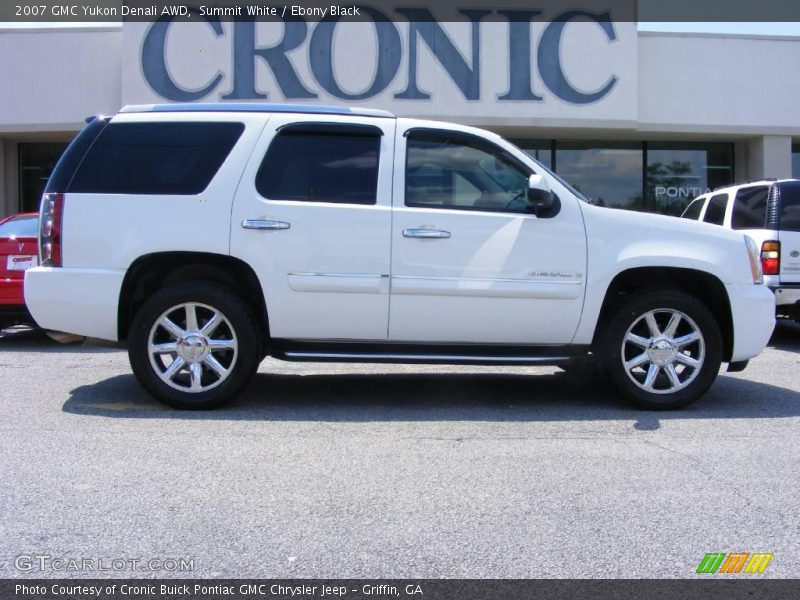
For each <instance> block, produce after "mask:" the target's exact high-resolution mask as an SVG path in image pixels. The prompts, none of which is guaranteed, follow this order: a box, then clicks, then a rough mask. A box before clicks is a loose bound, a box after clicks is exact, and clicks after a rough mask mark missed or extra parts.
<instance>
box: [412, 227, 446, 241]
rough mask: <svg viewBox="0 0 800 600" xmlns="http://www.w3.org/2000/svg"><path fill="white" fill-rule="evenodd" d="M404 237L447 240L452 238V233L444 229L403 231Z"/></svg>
mask: <svg viewBox="0 0 800 600" xmlns="http://www.w3.org/2000/svg"><path fill="white" fill-rule="evenodd" d="M403 237H407V238H419V239H423V240H446V239H447V238H449V237H450V232H449V231H443V230H442V229H403Z"/></svg>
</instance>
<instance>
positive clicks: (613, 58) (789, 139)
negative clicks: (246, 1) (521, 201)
mask: <svg viewBox="0 0 800 600" xmlns="http://www.w3.org/2000/svg"><path fill="white" fill-rule="evenodd" d="M398 10H399V9H398ZM414 10H417V11H419V10H420V9H408V10H407V12H409V14H408V15H406V16H407V17H408V18H409V19H410V21H406V22H391V21H383V20H376V21H375V22H358V23H355V22H336V21H327V22H325V21H323V22H304V21H299V20H298V21H294V22H291V23H286V24H281V23H268V22H264V23H256V22H252V21H250V22H220V21H215V20H204V19H201V18H196V19H192V20H189V21H177V20H176V21H170V20H162V21H157V22H155V23H145V22H126V23H124V24H123V25H121V26H118V27H91V28H64V29H58V28H47V29H5V30H3V29H0V55H2V56H3V57H7V58H6V60H3V61H2V63H1V64H0V81H3V82H4V86H3V87H4V93H3V94H0V214H2V215H7V214H12V213H15V212H22V211H34V210H37V208H38V203H39V198H40V196H41V192H42V189H43V186H44V183H45V182H46V180H47V177H48V176H49V174H50V171H51V170H52V168H53V165H54V164H55V162H56V161H57V160H58V157H59V156H60V153H61V152H62V151H63V149H64V147H65V145H66V144H67V143H68V141H69V140H70V139H71V138H72V136H74V134H75V133H76V132H77V131H78V130H79V129H80V127H81V126H82V125H83V122H84V119H85V118H86V117H87V116H89V115H93V114H98V113H102V114H113V113H115V112H116V111H117V110H119V108H120V107H121V106H123V105H125V104H141V103H153V102H171V101H183V102H187V101H188V102H193V101H197V102H200V101H235V102H258V101H269V102H283V101H285V102H292V103H320V104H345V105H357V106H366V107H373V108H381V109H385V110H389V111H392V112H394V113H396V114H397V115H400V116H414V117H422V118H431V119H437V120H447V121H455V122H459V123H465V124H470V125H477V126H480V127H485V128H488V129H491V130H494V131H496V132H498V133H500V134H502V135H504V136H505V137H508V138H510V139H511V140H513V141H514V142H515V143H517V144H518V145H519V146H520V147H522V148H524V149H525V150H526V151H528V152H530V153H531V154H532V155H533V156H535V157H536V158H537V159H538V160H540V161H541V162H542V163H544V164H545V165H547V166H549V167H551V168H553V169H554V170H555V171H556V172H558V173H559V174H560V175H562V176H563V177H564V178H565V179H567V180H568V181H570V182H571V183H572V184H573V185H575V186H576V187H577V188H579V189H580V190H581V191H583V192H584V193H585V194H586V195H588V196H590V197H592V198H593V199H594V200H595V201H596V202H598V203H602V204H605V205H607V206H616V207H622V208H628V209H634V210H648V211H658V212H663V213H667V214H679V213H680V212H681V211H682V209H683V208H684V207H685V206H686V205H687V204H688V202H689V201H690V200H691V199H692V198H693V197H695V196H697V195H699V194H701V193H704V192H706V191H707V190H710V189H713V188H716V187H719V186H722V185H726V184H729V183H733V182H739V181H747V180H755V179H760V178H763V177H776V178H782V177H790V176H794V177H800V111H798V110H797V108H796V106H797V100H796V99H797V98H798V97H800V79H798V78H797V77H793V76H792V74H793V73H794V72H795V71H796V65H798V64H800V38H779V37H756V36H732V35H711V34H668V33H646V32H639V31H637V27H636V24H635V23H631V22H615V21H613V19H610V20H609V19H607V18H606V17H605V16H604V15H601V14H594V13H589V12H584V11H571V12H568V13H563V14H560V15H555V16H556V17H557V18H555V19H548V20H539V18H540V17H537V15H535V14H531V15H530V16H529V18H527V19H525V18H523V19H520V18H519V15H518V14H517V15H515V17H516V18H513V19H512V18H510V17H509V16H508V15H506V14H504V13H503V11H492V10H487V11H474V12H473V13H472V14H471V16H470V18H469V19H466V20H464V21H463V22H458V23H455V22H448V23H438V22H436V21H433V20H431V19H427V18H426V17H427V16H429V15H425V14H422V13H420V14H416V13H414ZM506 12H508V11H506ZM415 17H418V18H419V20H418V21H415V20H414V18H415Z"/></svg>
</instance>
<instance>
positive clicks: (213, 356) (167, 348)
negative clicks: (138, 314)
mask: <svg viewBox="0 0 800 600" xmlns="http://www.w3.org/2000/svg"><path fill="white" fill-rule="evenodd" d="M237 351H238V343H237V340H236V333H235V332H234V330H233V327H232V326H231V323H230V321H228V319H227V318H226V317H225V315H224V314H222V312H220V311H219V310H217V309H215V308H213V307H212V306H208V305H207V304H199V303H197V302H186V303H184V304H178V305H176V306H173V307H172V308H170V309H168V310H166V311H164V312H163V313H162V314H161V316H160V317H159V318H158V319H156V322H155V323H154V324H153V327H152V328H151V329H150V335H149V337H148V340H147V352H148V355H149V356H150V364H151V366H152V367H153V369H154V371H155V372H156V374H157V375H158V377H159V378H160V379H161V381H163V382H164V383H166V384H167V385H168V386H170V387H172V388H175V389H177V390H180V391H182V392H190V393H198V392H205V391H208V390H210V389H212V388H215V387H217V386H218V385H219V384H221V383H222V382H223V381H225V380H226V379H227V378H228V376H229V375H230V374H231V372H232V371H233V367H234V366H235V365H236V358H237Z"/></svg>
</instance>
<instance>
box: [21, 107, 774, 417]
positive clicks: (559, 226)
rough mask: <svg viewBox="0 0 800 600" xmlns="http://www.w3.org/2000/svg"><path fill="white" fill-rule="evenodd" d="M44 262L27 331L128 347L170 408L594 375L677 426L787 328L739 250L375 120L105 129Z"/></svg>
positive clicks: (736, 236)
mask: <svg viewBox="0 0 800 600" xmlns="http://www.w3.org/2000/svg"><path fill="white" fill-rule="evenodd" d="M39 245H40V250H39V251H40V254H41V256H40V259H41V263H40V264H41V265H42V266H40V267H37V268H33V269H30V270H28V271H27V273H26V278H25V296H26V302H27V304H28V306H29V308H30V310H31V312H32V314H33V316H34V318H35V319H36V321H37V322H38V323H39V324H40V325H41V326H42V327H46V328H49V329H55V330H60V331H67V332H71V333H75V334H79V335H84V336H91V337H95V338H102V339H106V340H113V341H124V342H126V343H127V346H128V351H129V356H130V362H131V367H132V368H133V372H134V373H135V374H136V377H137V378H138V380H139V381H140V382H141V384H142V385H143V386H144V387H145V388H146V389H147V390H148V391H149V392H150V393H151V394H153V395H154V396H155V397H156V398H158V399H160V400H162V401H163V402H165V403H167V404H169V405H171V406H174V407H178V408H210V407H213V406H217V405H219V404H220V403H221V402H223V401H224V400H227V399H229V398H231V397H233V396H234V395H236V394H237V393H238V392H239V391H240V390H241V389H242V388H243V387H244V386H245V384H246V383H247V381H248V380H249V379H250V377H251V376H252V375H253V373H254V372H255V371H256V368H257V366H258V364H259V362H260V361H261V360H262V359H263V358H264V357H266V356H273V357H275V358H280V359H284V360H313V361H354V362H375V361H383V362H397V363H428V362H431V363H433V362H438V363H462V364H463V363H469V364H517V365H521V364H555V365H564V366H566V367H567V368H568V367H569V365H570V364H575V363H576V362H585V361H586V360H587V359H588V360H591V361H597V362H598V363H599V364H600V366H601V367H602V369H603V371H604V372H605V374H606V376H607V377H608V378H609V379H610V381H611V382H612V383H613V385H614V386H615V387H616V389H617V390H619V392H620V393H621V394H622V395H623V396H625V397H627V398H628V399H630V400H632V401H634V402H635V403H637V404H638V405H639V406H641V407H644V408H656V409H659V408H661V409H666V408H676V407H679V406H683V405H686V404H688V403H690V402H692V401H694V400H695V399H697V398H698V397H699V396H701V395H702V394H703V393H704V392H705V391H706V390H707V389H708V387H709V386H710V385H711V384H712V382H713V381H714V379H715V378H716V376H717V374H718V372H719V368H720V364H721V362H722V361H726V362H729V363H731V365H730V367H729V368H730V369H733V370H736V369H742V368H744V366H745V364H746V361H747V360H748V359H750V358H752V357H754V356H756V355H757V354H758V353H759V352H760V351H761V350H762V349H763V348H764V346H765V344H766V343H767V340H768V339H769V337H770V334H771V332H772V329H773V327H774V324H775V317H774V315H775V300H774V297H773V295H772V293H771V292H770V290H769V289H767V288H766V287H765V286H764V285H763V284H762V275H761V265H760V260H759V255H758V249H757V248H756V247H755V245H754V244H753V243H752V242H751V241H750V240H749V238H746V237H745V236H744V235H742V234H741V233H735V232H731V231H727V230H725V229H722V228H719V227H712V226H709V225H705V224H703V223H696V222H689V221H687V220H685V219H684V220H681V219H676V218H672V217H665V216H659V215H652V214H639V213H633V212H626V211H621V210H614V209H608V208H602V207H598V206H593V205H591V204H590V203H589V202H587V201H586V200H585V199H584V198H583V197H582V196H581V195H580V194H579V193H578V192H577V191H576V190H574V189H573V188H571V187H570V186H569V185H568V184H567V183H566V182H564V181H563V180H561V179H560V178H559V177H558V176H557V175H555V174H553V173H552V172H550V171H548V170H547V169H546V168H545V167H543V166H542V165H540V164H539V163H537V162H536V161H535V160H533V159H532V158H531V157H529V156H528V155H527V154H525V153H524V152H523V151H521V150H520V149H518V148H516V147H515V146H513V145H512V144H510V143H509V142H507V141H505V140H503V139H502V138H500V137H499V136H497V135H495V134H493V133H489V132H486V131H482V130H479V129H473V128H470V127H464V126H460V125H454V124H449V123H439V122H432V121H421V120H416V119H403V118H395V117H394V116H393V115H391V114H389V113H384V112H382V111H374V110H361V109H347V108H333V107H321V106H292V105H267V104H261V105H259V104H169V105H152V106H130V107H126V108H124V109H122V111H121V112H120V113H119V114H117V115H116V116H114V117H110V118H109V117H97V118H94V119H93V120H90V121H89V123H88V124H87V125H86V127H84V129H83V130H82V131H81V133H80V134H78V136H77V137H76V138H75V140H74V141H73V142H72V144H71V145H70V146H69V148H68V149H67V151H66V152H65V153H64V155H63V156H62V158H61V160H60V161H59V163H58V165H57V166H56V169H55V171H54V173H53V175H52V177H51V178H50V180H49V182H48V184H47V188H46V191H45V194H44V197H43V200H42V208H41V215H40V233H39ZM535 390H536V382H535V380H534V379H532V380H531V394H535Z"/></svg>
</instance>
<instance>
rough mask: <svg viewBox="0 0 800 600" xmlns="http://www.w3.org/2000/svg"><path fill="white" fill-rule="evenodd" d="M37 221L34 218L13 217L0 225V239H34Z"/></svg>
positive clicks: (36, 233) (36, 232) (36, 231)
mask: <svg viewBox="0 0 800 600" xmlns="http://www.w3.org/2000/svg"><path fill="white" fill-rule="evenodd" d="M38 225H39V219H38V218H36V217H13V218H11V219H9V220H8V221H6V222H5V223H3V224H2V225H0V237H8V238H18V237H36V236H37V235H38Z"/></svg>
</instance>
